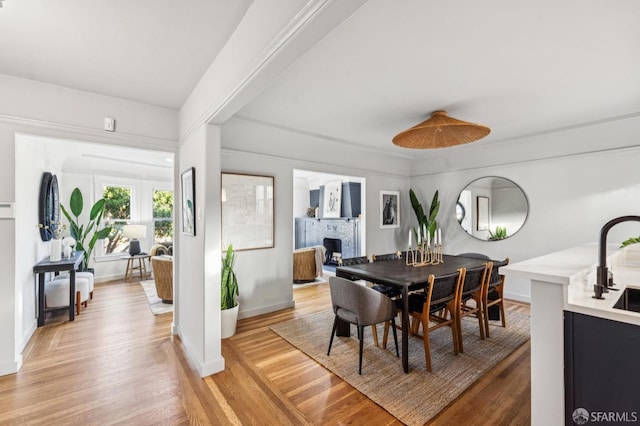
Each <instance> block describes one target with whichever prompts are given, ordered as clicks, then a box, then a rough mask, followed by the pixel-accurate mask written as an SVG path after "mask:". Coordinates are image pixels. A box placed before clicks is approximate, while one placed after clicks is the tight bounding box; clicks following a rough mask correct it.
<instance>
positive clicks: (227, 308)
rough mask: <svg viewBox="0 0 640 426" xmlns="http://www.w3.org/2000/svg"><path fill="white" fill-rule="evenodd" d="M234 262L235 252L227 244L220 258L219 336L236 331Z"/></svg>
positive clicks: (236, 288) (236, 309)
mask: <svg viewBox="0 0 640 426" xmlns="http://www.w3.org/2000/svg"><path fill="white" fill-rule="evenodd" d="M235 262H236V254H235V253H234V251H233V246H232V245H231V244H229V247H227V252H226V254H225V256H224V257H223V258H222V280H221V282H220V292H221V293H220V296H221V297H220V309H221V311H220V316H221V318H220V323H221V337H222V338H223V339H226V338H227V337H231V336H233V335H234V334H235V333H236V323H237V321H238V310H239V309H240V305H239V304H238V300H237V296H238V279H237V278H236V273H235V271H234V270H233V265H234V264H235Z"/></svg>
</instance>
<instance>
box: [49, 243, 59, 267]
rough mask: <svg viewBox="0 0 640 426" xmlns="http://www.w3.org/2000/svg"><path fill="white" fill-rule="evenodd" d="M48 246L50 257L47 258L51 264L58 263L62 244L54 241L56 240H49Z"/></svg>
mask: <svg viewBox="0 0 640 426" xmlns="http://www.w3.org/2000/svg"><path fill="white" fill-rule="evenodd" d="M49 246H50V249H51V255H50V257H49V260H50V261H51V262H59V261H60V259H61V255H62V244H61V243H60V240H56V239H53V240H51V241H50V243H49Z"/></svg>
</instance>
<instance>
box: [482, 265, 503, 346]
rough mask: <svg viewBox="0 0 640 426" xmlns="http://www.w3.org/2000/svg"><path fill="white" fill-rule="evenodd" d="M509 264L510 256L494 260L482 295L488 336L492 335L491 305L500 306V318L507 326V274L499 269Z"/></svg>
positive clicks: (485, 329) (483, 313)
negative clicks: (505, 292) (505, 309)
mask: <svg viewBox="0 0 640 426" xmlns="http://www.w3.org/2000/svg"><path fill="white" fill-rule="evenodd" d="M508 264H509V258H508V257H507V258H506V259H505V260H500V261H498V260H495V261H493V266H492V268H491V273H490V274H489V277H488V279H487V281H488V283H487V284H486V285H485V289H484V292H483V296H482V315H483V317H484V333H485V335H486V336H487V337H490V333H489V308H490V307H491V306H499V307H500V319H501V320H502V326H503V327H506V326H507V320H506V317H505V314H504V281H505V276H504V275H500V274H499V273H498V269H499V268H500V267H502V266H506V265H508Z"/></svg>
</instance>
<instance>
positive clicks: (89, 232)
mask: <svg viewBox="0 0 640 426" xmlns="http://www.w3.org/2000/svg"><path fill="white" fill-rule="evenodd" d="M104 203H105V201H104V198H101V199H99V200H98V201H96V202H95V204H94V205H93V207H91V212H90V213H89V223H87V224H86V225H82V224H80V215H81V214H82V210H83V209H84V200H83V198H82V192H81V191H80V189H79V188H75V189H74V190H73V192H72V193H71V198H70V199H69V210H70V212H69V211H68V210H67V209H66V208H65V207H64V206H63V205H62V204H60V209H61V210H62V213H63V214H64V216H65V217H66V218H67V220H68V221H69V225H70V226H69V229H70V232H71V236H72V237H73V238H74V239H75V240H76V250H81V251H84V259H83V260H82V269H83V270H85V271H86V270H87V269H88V266H89V259H90V258H91V254H92V253H93V248H94V247H95V245H96V242H97V241H98V240H102V239H104V238H106V237H107V236H108V235H109V233H110V232H111V227H105V228H102V229H99V228H100V223H101V222H102V215H103V214H104Z"/></svg>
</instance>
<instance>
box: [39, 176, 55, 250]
mask: <svg viewBox="0 0 640 426" xmlns="http://www.w3.org/2000/svg"><path fill="white" fill-rule="evenodd" d="M38 204H39V212H38V220H39V226H40V238H41V239H42V241H49V240H51V237H52V236H53V234H54V233H55V230H56V228H57V226H58V224H59V222H60V195H59V192H58V179H57V178H56V176H55V175H53V174H51V173H49V172H44V173H43V174H42V181H41V183H40V198H39V202H38Z"/></svg>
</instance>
